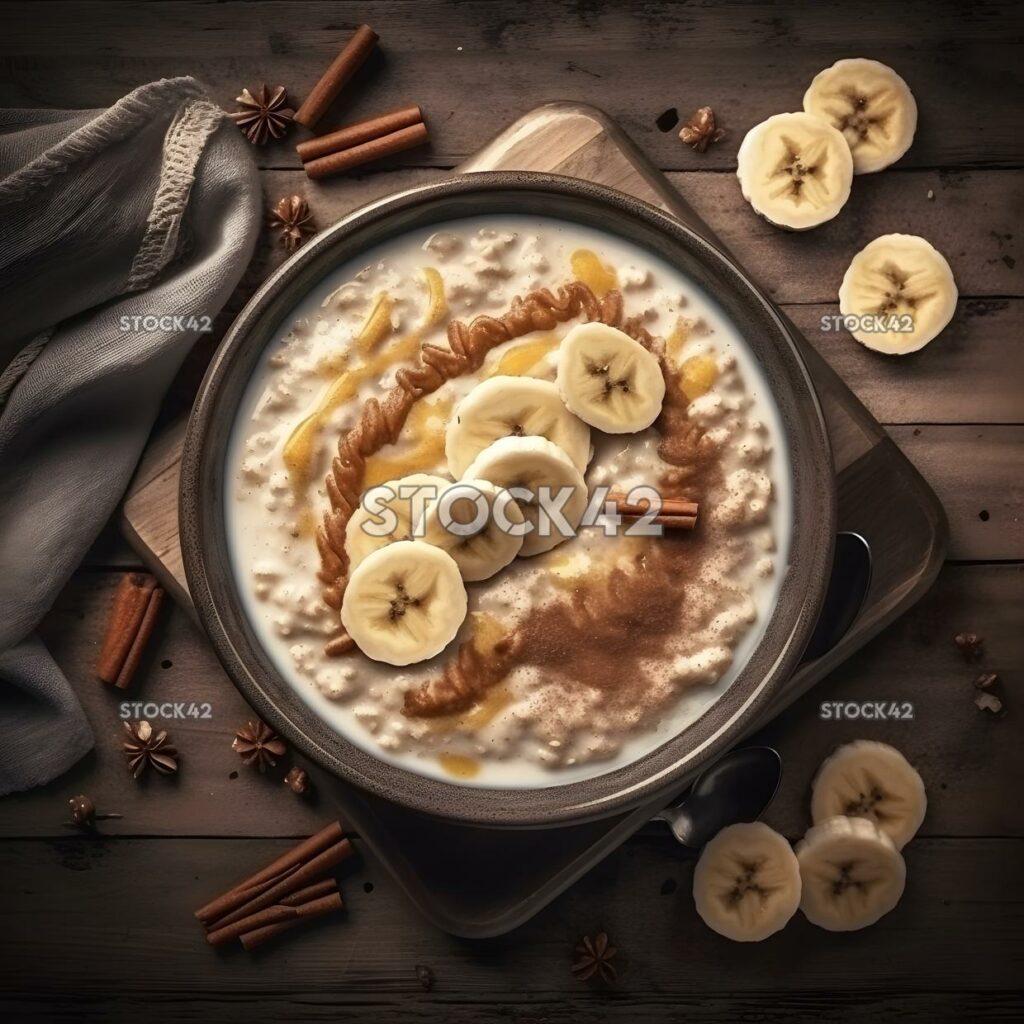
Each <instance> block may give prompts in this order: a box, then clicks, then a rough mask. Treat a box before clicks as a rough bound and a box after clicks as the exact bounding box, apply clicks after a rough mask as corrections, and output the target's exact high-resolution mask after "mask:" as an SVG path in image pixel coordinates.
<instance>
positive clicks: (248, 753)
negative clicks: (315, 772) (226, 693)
mask: <svg viewBox="0 0 1024 1024" xmlns="http://www.w3.org/2000/svg"><path fill="white" fill-rule="evenodd" d="M231 749H232V750H237V751H238V753H239V755H241V758H242V763H243V764H250V765H251V764H254V765H256V767H257V768H259V770H260V771H261V772H265V771H266V770H267V765H270V767H271V768H273V767H275V766H276V765H277V761H276V760H274V759H275V758H277V757H284V754H285V751H286V750H287V749H288V748H287V747H286V746H285V745H284V740H282V739H281V737H280V736H278V735H277V733H276V732H274V730H273V729H271V728H270V726H269V725H267V724H266V722H261V721H260V720H259V719H258V718H257V719H255V720H254V721H251V722H246V723H245V725H243V726H242V728H241V729H239V730H238V732H237V733H235V738H234V740H233V741H232V743H231Z"/></svg>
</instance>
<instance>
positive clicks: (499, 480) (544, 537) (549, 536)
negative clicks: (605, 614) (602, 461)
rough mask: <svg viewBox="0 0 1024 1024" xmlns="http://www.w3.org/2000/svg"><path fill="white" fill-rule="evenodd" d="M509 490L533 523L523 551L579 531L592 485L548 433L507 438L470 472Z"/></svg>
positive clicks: (535, 550)
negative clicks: (538, 435) (547, 436)
mask: <svg viewBox="0 0 1024 1024" xmlns="http://www.w3.org/2000/svg"><path fill="white" fill-rule="evenodd" d="M466 477H467V478H468V479H471V480H489V481H490V482H491V483H492V484H496V485H497V486H498V487H503V488H505V489H506V490H508V491H509V493H510V494H511V495H512V497H513V498H515V500H516V504H517V505H518V506H519V507H520V509H521V510H522V512H523V515H524V516H525V518H526V522H527V524H528V526H529V530H528V532H527V533H526V534H525V536H524V537H523V546H522V548H521V549H520V551H519V553H520V554H521V555H523V556H524V557H526V558H529V557H531V556H532V555H539V554H541V553H543V552H544V551H550V550H551V549H552V548H553V547H556V546H557V545H559V544H561V543H562V541H564V540H568V539H569V538H570V537H571V536H574V535H575V531H576V528H577V527H578V526H579V525H580V520H581V519H582V518H583V513H584V512H585V511H586V508H587V485H586V483H585V482H584V480H583V477H582V475H581V474H580V471H579V470H578V469H577V468H576V466H575V465H573V461H572V459H570V458H569V456H568V455H566V454H565V452H564V451H563V450H562V449H561V448H559V446H558V445H557V444H555V443H554V442H553V441H549V440H548V439H547V438H546V437H503V438H501V439H500V440H498V441H495V442H494V444H492V445H490V446H488V447H487V448H485V449H484V450H483V451H482V452H481V453H480V454H479V455H478V456H477V457H476V458H475V459H474V460H473V462H472V464H471V465H470V467H469V469H468V470H466Z"/></svg>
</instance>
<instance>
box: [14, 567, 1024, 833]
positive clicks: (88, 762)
mask: <svg viewBox="0 0 1024 1024" xmlns="http://www.w3.org/2000/svg"><path fill="white" fill-rule="evenodd" d="M117 578H118V576H117V574H116V573H98V572H92V573H80V574H79V575H77V576H76V577H75V578H74V579H73V580H72V581H71V583H70V584H69V585H68V587H67V588H66V590H65V591H64V593H63V594H62V595H61V598H60V600H59V602H58V603H57V606H56V607H55V608H54V610H53V612H51V614H50V615H49V616H48V618H47V620H46V622H45V624H44V629H43V631H42V635H43V639H44V640H45V641H46V643H47V644H48V646H49V647H50V649H51V651H52V652H53V654H54V657H55V658H56V659H57V661H58V663H59V664H60V665H61V667H62V668H63V669H64V670H65V672H66V673H67V674H68V676H69V677H70V678H71V680H72V682H73V684H74V686H75V689H76V692H77V693H78V695H79V697H80V698H81V700H82V703H83V705H84V706H85V709H86V713H87V715H88V717H89V720H90V722H91V724H92V726H93V730H94V732H95V735H96V738H97V743H96V749H95V750H94V752H93V753H92V754H90V755H89V756H88V757H87V758H85V759H84V760H83V761H82V762H80V763H79V764H78V765H76V766H75V767H74V768H72V769H71V771H70V772H68V773H67V774H66V775H64V776H63V777H62V778H60V779H58V780H57V781H56V782H54V783H51V784H50V785H49V786H45V787H42V788H40V789H36V790H33V791H32V792H30V793H26V794H20V795H15V796H12V797H8V798H7V799H6V800H5V801H4V805H3V810H4V813H3V814H2V815H0V837H41V836H67V834H68V833H67V830H66V829H64V828H62V827H61V824H60V823H61V822H62V821H64V820H66V804H65V801H66V799H67V798H68V797H69V796H71V795H72V794H74V793H77V792H79V791H82V790H86V791H88V792H89V793H90V795H91V796H92V797H93V798H94V799H95V800H96V801H97V805H98V806H99V807H100V808H101V809H106V810H110V811H117V812H119V813H121V814H123V815H124V818H123V819H122V820H121V821H111V822H108V823H105V824H104V826H103V830H104V832H105V833H107V834H109V835H112V836H115V835H127V836H139V835H157V836H172V835H190V836H205V835H213V836H245V835H254V836H289V835H305V834H308V833H309V832H311V831H312V830H313V829H314V828H315V827H316V826H317V824H318V823H320V822H322V821H323V820H324V819H325V818H326V817H329V816H330V814H331V811H330V808H329V806H328V804H327V802H326V801H320V802H317V801H315V800H314V801H311V800H308V799H299V798H297V797H296V796H295V795H294V794H292V793H291V792H290V791H289V790H288V789H286V788H285V787H284V786H283V785H282V784H281V781H280V779H281V774H282V772H281V770H278V771H276V772H270V773H268V774H267V775H260V774H259V773H258V772H254V771H252V770H248V769H246V768H244V766H243V765H242V764H241V763H240V761H239V758H238V756H237V755H236V754H235V753H234V751H232V750H231V739H232V737H233V735H234V731H235V729H236V728H237V727H238V726H239V725H241V724H242V723H243V722H244V721H245V719H246V715H247V713H248V709H247V707H246V704H245V702H244V700H243V699H242V697H241V695H240V694H239V693H238V692H237V691H236V690H235V688H234V686H232V684H231V683H230V682H229V681H228V679H227V677H226V676H225V675H224V673H223V671H222V669H221V668H220V666H219V664H218V663H217V661H216V658H215V657H214V655H213V652H212V650H211V649H210V646H209V645H208V644H207V643H205V642H204V641H203V640H202V639H201V637H200V636H199V634H198V632H197V630H196V627H195V626H193V625H192V623H191V622H190V621H189V620H188V618H187V617H186V616H185V615H184V613H182V612H181V611H180V610H179V609H177V608H171V609H170V610H169V611H168V612H167V613H166V615H165V617H164V619H163V622H162V623H161V624H160V626H159V628H158V631H157V634H156V636H154V640H153V642H152V643H151V645H150V648H149V650H148V651H147V654H146V658H145V661H144V663H143V665H142V667H141V669H140V672H139V676H138V679H137V682H136V684H135V685H134V686H133V688H132V690H131V691H130V692H129V693H127V694H124V693H117V692H114V691H111V690H110V689H108V688H107V687H104V686H103V685H102V684H100V683H98V682H96V681H95V680H94V678H93V676H92V669H93V665H94V662H95V657H96V651H97V645H98V640H99V637H100V636H101V633H102V627H103V623H104V621H105V616H106V613H107V609H108V607H109V604H110V600H111V596H112V593H113V590H114V587H115V586H116V582H117ZM1022 591H1024V566H1022V565H993V566H988V565H971V566H949V567H947V568H946V569H944V570H943V572H942V573H941V574H940V576H939V580H938V583H937V584H936V585H935V587H934V588H933V590H932V591H931V592H930V593H929V594H928V595H927V596H926V597H925V598H924V599H923V600H922V601H921V603H920V604H919V605H917V606H915V607H914V608H913V609H911V611H910V612H909V613H908V614H907V615H906V616H904V617H903V618H901V619H899V620H898V621H897V622H896V623H894V624H893V625H892V626H890V627H889V628H888V629H887V630H886V631H885V632H884V633H883V634H882V635H881V636H879V637H878V638H877V639H875V640H874V641H872V642H871V643H870V644H869V645H868V646H867V648H866V649H865V650H864V651H863V652H861V653H860V654H859V655H858V656H857V657H856V658H854V659H852V660H851V661H849V662H847V663H846V664H845V665H843V666H841V667H840V668H839V669H838V670H837V671H836V672H834V673H833V674H832V675H831V676H830V677H829V678H828V679H826V680H825V681H824V682H822V683H821V684H819V685H818V686H817V687H816V688H815V689H814V690H813V691H811V692H810V693H809V694H808V695H806V696H805V697H804V698H803V699H802V700H800V701H798V702H797V703H796V704H794V705H793V707H792V708H790V709H788V710H787V711H786V712H784V713H783V714H782V715H781V716H780V717H779V718H778V719H777V720H776V721H775V722H773V723H772V724H771V725H770V726H769V727H768V728H767V729H766V730H764V731H763V733H762V734H761V739H763V740H764V741H765V742H768V743H771V744H772V745H774V746H776V747H777V748H778V749H779V751H780V752H781V754H782V757H783V760H784V762H785V770H786V782H785V785H784V786H783V788H782V791H781V792H780V794H779V796H778V798H777V799H776V801H775V803H774V804H773V806H772V808H771V811H770V813H769V815H768V820H769V821H771V823H772V824H773V825H774V826H775V827H777V828H779V829H780V830H782V831H784V832H785V833H786V834H787V835H789V836H791V837H794V838H796V837H798V836H799V835H800V834H801V833H802V832H803V830H804V829H805V828H806V827H807V811H806V803H807V792H808V787H809V785H810V782H811V779H812V777H813V775H814V772H815V770H816V768H817V766H818V764H819V763H820V762H821V761H822V760H823V758H824V757H826V756H827V755H828V754H829V753H830V752H831V750H832V749H833V748H834V747H836V746H838V745H839V744H841V743H845V742H848V741H849V740H852V739H858V738H865V737H867V738H874V739H879V740H882V741H884V742H889V743H893V744H894V745H896V746H897V747H899V748H900V749H901V750H903V751H905V752H906V754H907V756H908V757H910V759H911V760H912V761H913V762H914V763H915V764H917V765H918V767H919V769H920V770H921V772H922V775H923V777H924V779H925V781H926V783H927V785H928V788H929V792H930V794H931V805H930V810H929V814H928V818H927V819H926V821H925V825H924V834H926V835H930V836H1015V837H1024V805H1021V803H1020V802H1019V801H1016V800H1013V799H1010V798H1008V796H1007V789H1006V787H1005V786H1004V785H1002V784H1001V781H1000V780H1006V779H1014V778H1024V742H1022V739H1024V733H1022V730H1024V714H1022V713H1021V709H1019V708H1017V707H1016V706H1015V705H1016V697H1017V694H1016V691H1015V690H1014V689H1013V688H1014V687H1015V685H1016V683H1015V679H1016V674H1017V671H1018V669H1019V666H1020V665H1021V664H1024V615H1022V610H1021V603H1020V600H1019V595H1020V593H1021V592H1022ZM963 630H973V631H976V632H978V633H980V634H982V635H983V636H985V638H986V643H985V659H984V660H983V661H982V662H980V663H979V664H977V665H975V664H970V663H967V662H965V661H964V659H963V658H962V656H961V655H960V654H959V653H958V652H957V651H956V650H955V648H954V646H953V642H952V638H953V636H955V635H956V633H958V632H961V631H963ZM982 669H987V670H992V671H997V672H1000V673H1002V674H1003V676H1004V678H1005V679H1006V684H1007V688H1008V689H1009V690H1010V692H1009V694H1008V695H1007V697H1006V700H1007V703H1008V706H1009V708H1010V714H1008V715H1007V717H1006V718H1003V719H1000V720H994V719H991V718H990V717H989V716H987V715H984V714H982V713H981V712H979V711H978V709H977V708H975V706H974V703H973V701H974V695H975V691H974V689H973V679H974V677H975V676H976V675H977V673H978V672H979V671H981V670H982ZM835 700H840V701H878V700H880V701H885V702H887V703H888V702H897V703H899V704H902V703H904V702H910V703H911V704H912V705H913V707H914V718H913V720H909V721H903V720H899V721H888V722H865V721H829V722H822V721H820V720H819V717H818V716H819V705H820V704H821V702H822V701H835ZM123 701H129V702H132V701H140V702H143V703H153V704H156V705H162V704H165V703H166V704H168V705H170V708H169V709H168V711H169V713H170V714H172V715H173V714H174V713H175V710H174V707H173V706H174V705H175V704H180V705H182V708H183V710H182V712H181V713H183V714H184V715H185V717H184V718H181V719H173V718H172V719H169V720H164V721H162V722H161V724H162V725H163V726H164V727H166V728H168V729H170V731H171V733H172V736H173V738H174V740H175V742H176V744H177V746H178V748H179V750H180V752H181V771H180V773H179V777H178V778H176V779H166V778H162V777H154V778H151V779H148V780H143V781H142V783H141V784H140V783H138V782H135V781H134V780H132V779H131V778H130V777H129V776H128V775H127V774H126V772H125V770H124V763H123V758H122V755H121V752H120V743H121V737H120V731H121V728H122V727H121V724H120V718H119V715H120V714H121V710H120V705H121V703H122V702H123ZM206 703H208V704H209V705H210V717H209V718H192V717H189V708H190V707H191V706H192V705H197V706H201V705H203V704H206ZM752 742H756V741H753V740H752ZM283 767H284V766H283V765H282V769H283ZM233 775H234V777H232V776H233ZM659 828H660V827H659Z"/></svg>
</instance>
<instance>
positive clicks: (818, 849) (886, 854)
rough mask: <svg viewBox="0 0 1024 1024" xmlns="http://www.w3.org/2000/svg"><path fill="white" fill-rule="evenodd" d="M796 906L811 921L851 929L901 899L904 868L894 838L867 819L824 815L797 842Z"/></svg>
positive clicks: (865, 923) (832, 928)
mask: <svg viewBox="0 0 1024 1024" xmlns="http://www.w3.org/2000/svg"><path fill="white" fill-rule="evenodd" d="M796 859H797V860H798V861H799V862H800V878H801V881H802V895H801V897H800V909H801V910H802V911H803V912H804V916H805V917H806V918H807V920H808V921H810V922H811V924H816V925H818V926H819V927H820V928H826V929H827V930H828V931H830V932H851V931H856V930H857V929H858V928H866V927H867V926H868V925H869V924H874V923H875V922H876V921H877V920H878V919H879V918H880V917H883V916H884V915H885V914H888V913H889V911H890V910H892V908H893V907H895V906H896V904H897V903H899V901H900V897H901V896H902V895H903V887H904V885H905V884H906V880H907V866H906V864H905V863H904V861H903V856H902V854H901V853H900V852H899V850H897V849H896V847H895V846H894V845H893V841H892V840H891V839H890V838H889V837H888V836H887V835H886V834H885V833H884V832H882V831H880V830H879V829H878V828H877V827H876V826H875V824H874V822H871V821H868V820H867V818H846V817H842V816H838V817H835V818H827V819H826V820H825V821H823V822H821V823H820V824H819V825H815V826H814V827H813V828H812V829H810V830H809V831H808V833H807V835H805V836H804V838H803V839H802V840H801V841H800V842H799V843H798V844H797V847H796Z"/></svg>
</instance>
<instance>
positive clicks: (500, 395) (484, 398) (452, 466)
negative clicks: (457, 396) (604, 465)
mask: <svg viewBox="0 0 1024 1024" xmlns="http://www.w3.org/2000/svg"><path fill="white" fill-rule="evenodd" d="M526 436H533V437H546V438H547V439H548V440H549V441H553V442H554V443H555V444H557V445H558V447H559V448H561V449H562V451H564V452H565V453H566V455H568V456H569V458H570V459H572V461H573V464H574V465H575V466H576V468H577V469H578V470H579V471H580V472H581V473H582V472H583V471H584V470H585V469H586V468H587V463H588V462H589V461H590V428H589V427H588V426H587V425H586V423H584V422H583V421H582V420H580V419H577V418H576V417H575V416H574V415H573V414H572V413H571V412H569V410H568V409H566V407H565V403H564V402H563V401H562V398H561V396H560V395H559V393H558V388H557V387H555V385H554V384H552V383H551V381H547V380H536V379H534V378H532V377H491V378H490V379H489V380H485V381H483V383H481V384H477V386H476V387H475V388H473V390H472V391H470V392H469V394H468V395H466V397H465V398H464V399H463V400H462V401H461V402H459V404H458V406H457V407H456V409H455V416H454V418H453V419H452V420H451V422H450V423H449V424H448V430H447V433H446V435H445V444H444V450H445V455H446V456H447V458H448V469H449V471H450V472H451V474H452V476H453V477H455V478H456V480H458V479H460V478H461V477H463V476H465V474H466V470H467V469H468V468H469V464H470V463H471V462H472V461H473V460H474V459H475V458H476V457H477V456H478V455H479V454H480V452H482V451H483V450H484V449H485V448H486V447H487V446H488V445H490V444H493V443H494V442H495V441H497V440H499V439H500V438H502V437H526Z"/></svg>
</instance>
